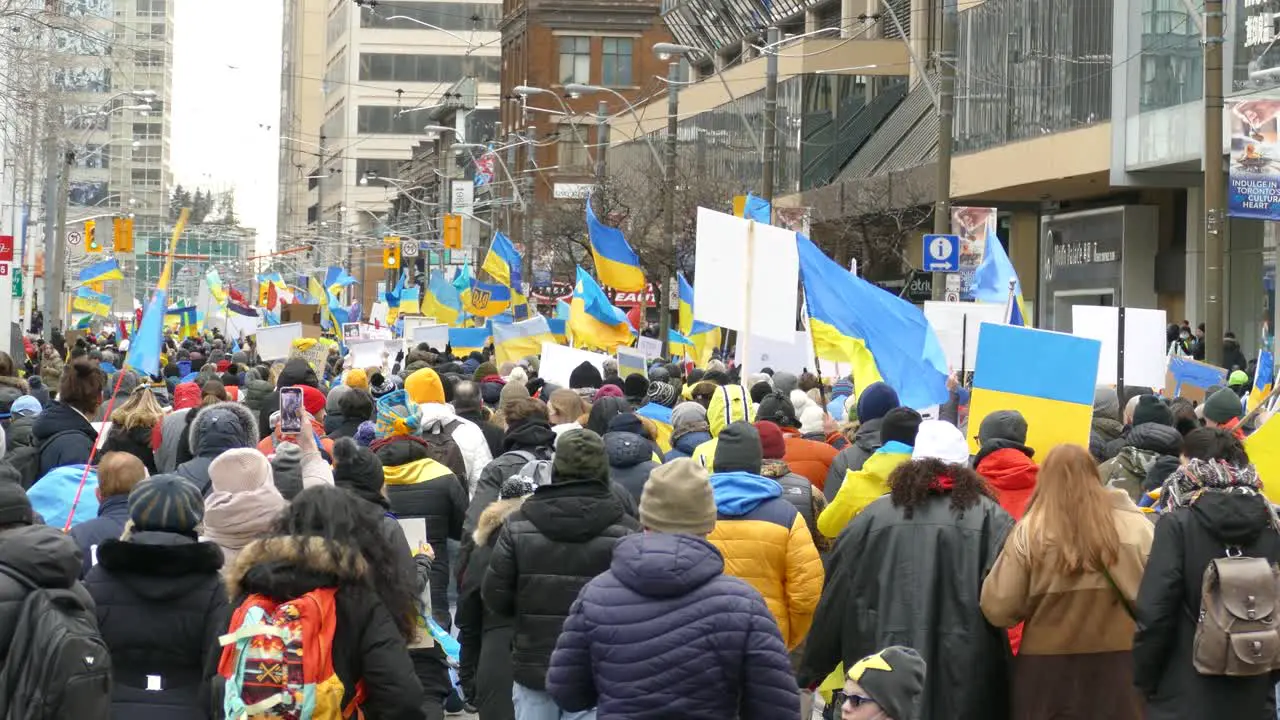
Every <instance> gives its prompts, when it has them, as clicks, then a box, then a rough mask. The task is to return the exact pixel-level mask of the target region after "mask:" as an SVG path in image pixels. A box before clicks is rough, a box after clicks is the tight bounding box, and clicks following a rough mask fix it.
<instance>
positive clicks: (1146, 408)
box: [1133, 390, 1240, 427]
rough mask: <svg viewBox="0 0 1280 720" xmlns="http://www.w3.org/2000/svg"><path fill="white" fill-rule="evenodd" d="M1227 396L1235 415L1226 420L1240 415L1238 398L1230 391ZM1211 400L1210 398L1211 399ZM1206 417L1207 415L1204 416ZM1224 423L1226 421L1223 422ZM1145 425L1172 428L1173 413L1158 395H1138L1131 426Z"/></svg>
mask: <svg viewBox="0 0 1280 720" xmlns="http://www.w3.org/2000/svg"><path fill="white" fill-rule="evenodd" d="M1227 396H1228V397H1230V398H1231V403H1230V404H1231V405H1233V406H1234V407H1235V410H1234V413H1235V415H1230V416H1228V418H1227V419H1228V420H1229V419H1230V418H1232V417H1237V416H1239V414H1240V396H1238V395H1236V394H1235V393H1234V392H1231V391H1230V390H1228V391H1227ZM1211 399H1212V398H1211ZM1208 408H1209V404H1208V401H1206V402H1205V411H1206V412H1207V411H1208ZM1206 417H1207V415H1206ZM1223 422H1226V420H1223ZM1146 423H1156V424H1158V425H1168V426H1169V427H1173V411H1172V410H1170V409H1169V403H1167V402H1165V400H1164V398H1162V397H1160V396H1159V395H1140V396H1139V397H1138V406H1137V407H1135V408H1134V409H1133V426H1134V427H1137V426H1139V425H1143V424H1146Z"/></svg>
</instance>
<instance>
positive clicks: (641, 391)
mask: <svg viewBox="0 0 1280 720" xmlns="http://www.w3.org/2000/svg"><path fill="white" fill-rule="evenodd" d="M622 392H623V394H624V395H626V396H627V400H629V401H630V402H631V404H632V405H639V404H642V403H643V402H644V398H645V396H646V395H648V394H649V380H648V378H646V377H645V376H643V375H641V374H639V373H635V374H632V375H628V376H627V377H626V378H624V379H623V381H622Z"/></svg>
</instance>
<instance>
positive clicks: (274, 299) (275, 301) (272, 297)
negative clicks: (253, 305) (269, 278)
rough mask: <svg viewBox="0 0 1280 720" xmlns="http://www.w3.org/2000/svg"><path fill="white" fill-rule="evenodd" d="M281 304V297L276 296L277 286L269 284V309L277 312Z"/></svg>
mask: <svg viewBox="0 0 1280 720" xmlns="http://www.w3.org/2000/svg"><path fill="white" fill-rule="evenodd" d="M279 304H280V297H279V296H278V295H276V284H275V283H267V309H268V310H275V309H276V306H278V305H279Z"/></svg>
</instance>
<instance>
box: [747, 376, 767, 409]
mask: <svg viewBox="0 0 1280 720" xmlns="http://www.w3.org/2000/svg"><path fill="white" fill-rule="evenodd" d="M765 377H768V376H767V375H766V376H765ZM748 389H749V390H750V392H751V402H753V403H755V404H756V405H759V404H760V403H762V402H764V399H765V398H767V397H769V395H770V393H772V392H773V384H772V383H767V382H764V381H760V382H755V383H752V384H751V386H750V387H749V388H748Z"/></svg>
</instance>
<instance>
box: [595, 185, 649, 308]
mask: <svg viewBox="0 0 1280 720" xmlns="http://www.w3.org/2000/svg"><path fill="white" fill-rule="evenodd" d="M587 238H588V240H589V242H590V244H591V257H592V258H594V259H595V263H596V275H599V276H600V282H601V283H603V284H604V285H607V286H609V287H611V288H613V289H614V290H621V291H623V292H644V291H645V283H644V271H643V270H641V269H640V256H638V255H636V252H635V251H634V250H632V249H631V246H630V245H628V244H627V239H626V238H624V237H623V236H622V231H621V230H619V229H617V228H612V227H609V226H608V225H605V224H604V223H602V222H600V220H599V219H597V218H596V214H595V212H594V211H592V209H591V198H587Z"/></svg>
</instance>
